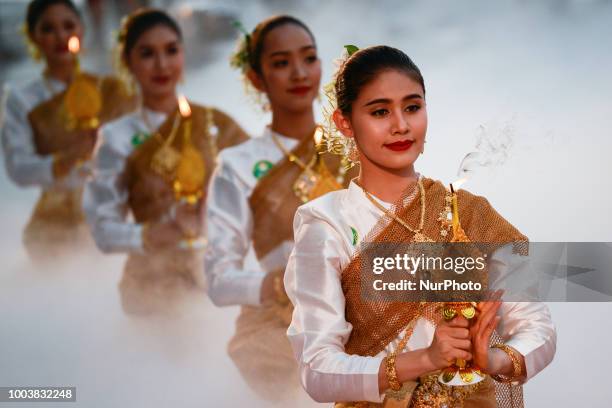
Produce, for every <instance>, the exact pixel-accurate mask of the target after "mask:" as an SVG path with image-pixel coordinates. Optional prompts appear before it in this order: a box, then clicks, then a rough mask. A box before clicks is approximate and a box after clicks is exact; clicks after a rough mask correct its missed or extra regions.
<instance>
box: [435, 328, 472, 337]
mask: <svg viewBox="0 0 612 408" xmlns="http://www.w3.org/2000/svg"><path fill="white" fill-rule="evenodd" d="M442 333H443V334H445V335H446V336H448V337H449V338H453V339H469V338H470V331H469V330H468V329H467V328H464V327H449V328H447V329H446V330H444V331H443V332H442Z"/></svg>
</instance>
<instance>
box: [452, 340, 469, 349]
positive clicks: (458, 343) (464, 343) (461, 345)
mask: <svg viewBox="0 0 612 408" xmlns="http://www.w3.org/2000/svg"><path fill="white" fill-rule="evenodd" d="M449 344H450V345H451V346H453V348H457V349H461V350H466V351H470V350H471V349H472V341H471V340H468V339H450V340H449Z"/></svg>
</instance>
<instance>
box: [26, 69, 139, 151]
mask: <svg viewBox="0 0 612 408" xmlns="http://www.w3.org/2000/svg"><path fill="white" fill-rule="evenodd" d="M81 75H82V76H83V78H84V79H85V80H87V81H89V82H91V83H92V84H93V85H94V86H96V87H97V88H98V89H99V91H100V95H101V96H102V110H101V111H100V114H99V117H98V119H99V120H100V124H103V123H105V122H109V121H111V120H113V119H115V118H118V117H119V116H122V115H124V114H126V113H128V112H131V111H132V110H133V109H134V108H135V107H136V100H135V98H134V97H131V96H129V95H128V94H127V93H126V92H125V87H124V85H123V83H122V82H121V81H119V80H118V79H116V78H113V77H97V76H94V75H90V74H86V73H83V74H81ZM65 95H66V91H63V92H60V93H58V94H56V95H54V96H53V97H52V98H50V99H48V100H47V101H45V102H42V103H40V104H38V105H37V106H36V107H35V108H34V109H32V110H31V111H30V113H29V114H28V120H29V122H30V125H31V127H32V133H33V135H34V136H33V138H34V145H35V147H36V152H37V153H38V154H40V155H49V154H53V153H57V152H60V151H61V150H63V149H65V148H66V147H67V146H70V145H71V144H72V143H74V142H75V141H76V140H78V138H79V137H81V136H82V135H83V132H84V131H83V130H80V129H78V128H75V129H70V127H69V126H67V123H68V119H67V113H66V109H65V107H64V97H65Z"/></svg>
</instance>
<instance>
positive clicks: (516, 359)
mask: <svg viewBox="0 0 612 408" xmlns="http://www.w3.org/2000/svg"><path fill="white" fill-rule="evenodd" d="M491 347H492V348H497V349H500V350H502V351H503V352H504V353H506V354H507V355H508V357H510V360H512V367H513V372H512V376H511V377H508V376H506V375H502V374H495V375H492V376H491V377H492V378H493V379H494V380H495V381H497V382H501V383H510V382H515V381H518V379H519V378H521V376H522V375H523V365H522V363H521V357H520V353H519V352H518V351H516V350H515V349H513V348H512V347H510V346H508V345H506V344H501V343H499V344H494V345H492V346H491Z"/></svg>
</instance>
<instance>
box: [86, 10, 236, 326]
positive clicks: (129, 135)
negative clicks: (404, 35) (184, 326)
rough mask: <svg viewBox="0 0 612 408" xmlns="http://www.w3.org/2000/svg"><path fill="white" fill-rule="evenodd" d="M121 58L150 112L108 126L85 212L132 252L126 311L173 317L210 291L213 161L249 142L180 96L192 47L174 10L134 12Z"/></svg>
mask: <svg viewBox="0 0 612 408" xmlns="http://www.w3.org/2000/svg"><path fill="white" fill-rule="evenodd" d="M118 56H119V61H120V62H121V64H122V66H123V67H124V69H126V70H127V71H128V73H129V76H131V77H132V78H133V79H134V80H135V82H136V83H137V85H138V91H139V93H140V95H141V99H142V106H141V107H140V109H139V110H138V111H135V112H134V113H132V114H129V115H126V116H124V117H122V118H120V119H118V120H116V121H114V122H111V123H109V124H107V125H106V126H104V127H103V128H102V129H101V139H102V144H101V147H100V150H99V154H98V156H97V160H96V167H95V169H96V177H95V179H94V180H92V181H91V182H90V183H89V184H88V185H87V188H86V191H85V198H84V206H85V211H86V214H87V218H88V222H89V223H90V226H91V229H92V232H93V235H94V238H95V241H96V243H97V244H98V246H99V247H100V249H102V250H103V251H104V252H127V253H129V257H128V260H127V264H126V266H125V270H124V274H123V278H122V280H121V283H120V292H121V301H122V305H123V308H124V310H125V311H126V312H127V313H132V314H141V315H144V314H151V313H163V312H173V311H174V310H175V309H176V308H178V307H180V305H181V304H182V300H183V299H184V298H185V295H186V294H188V293H197V294H200V295H201V293H199V290H200V289H202V287H203V280H204V279H203V276H201V275H202V271H201V270H202V269H201V268H202V266H201V264H202V262H203V260H202V256H203V252H202V251H203V248H204V246H205V240H204V238H203V237H202V231H201V225H200V224H201V216H200V213H201V211H202V204H203V202H204V201H205V200H206V195H207V185H208V179H209V177H210V174H211V173H212V169H213V163H214V162H215V160H216V157H217V154H218V152H219V151H220V150H222V149H224V148H226V147H229V146H233V145H235V144H238V143H241V142H243V141H245V140H246V139H247V136H246V134H245V133H244V131H243V130H242V129H241V128H240V126H238V125H237V124H236V123H235V122H234V121H233V120H232V119H231V118H230V117H229V116H227V115H226V114H224V113H223V112H221V111H219V110H217V109H214V108H211V107H205V106H199V105H196V104H194V103H189V102H188V101H187V100H186V99H185V98H184V97H182V96H179V97H178V98H177V94H176V85H177V82H178V81H179V79H180V78H181V76H182V74H183V67H184V53H183V44H182V37H181V32H180V29H179V27H178V26H177V24H176V22H175V21H174V20H173V19H172V18H171V17H169V16H168V15H167V14H166V13H165V12H163V11H161V10H154V9H140V10H138V11H136V12H134V13H132V14H131V15H130V16H128V17H127V18H126V19H125V20H124V21H123V24H122V27H121V31H120V33H119V48H118ZM124 76H126V74H125V73H124ZM130 214H131V216H132V217H133V221H132V220H130V219H129V217H128V216H129V215H130ZM194 290H195V292H194Z"/></svg>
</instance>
